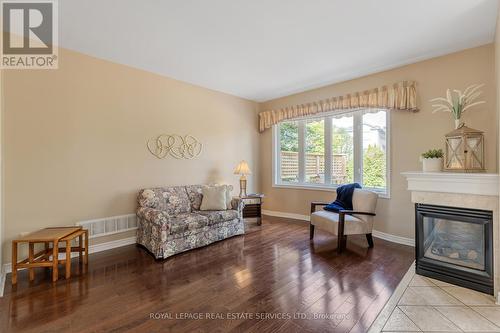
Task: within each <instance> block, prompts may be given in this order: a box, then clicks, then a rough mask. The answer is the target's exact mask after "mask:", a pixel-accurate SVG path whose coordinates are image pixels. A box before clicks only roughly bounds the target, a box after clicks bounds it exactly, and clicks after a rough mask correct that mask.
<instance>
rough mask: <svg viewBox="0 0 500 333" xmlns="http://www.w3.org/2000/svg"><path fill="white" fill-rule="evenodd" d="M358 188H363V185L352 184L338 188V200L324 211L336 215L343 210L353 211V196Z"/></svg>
mask: <svg viewBox="0 0 500 333" xmlns="http://www.w3.org/2000/svg"><path fill="white" fill-rule="evenodd" d="M356 188H361V185H359V184H358V183H352V184H346V185H342V186H339V187H337V199H335V201H334V202H332V203H331V204H329V205H327V206H325V207H324V208H323V209H324V210H328V211H330V212H335V213H338V212H339V211H341V210H352V195H353V193H354V189H356Z"/></svg>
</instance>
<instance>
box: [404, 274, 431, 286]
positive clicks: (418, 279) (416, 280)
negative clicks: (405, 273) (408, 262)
mask: <svg viewBox="0 0 500 333" xmlns="http://www.w3.org/2000/svg"><path fill="white" fill-rule="evenodd" d="M435 286H436V284H435V283H434V282H433V281H432V279H431V278H428V277H425V276H420V275H415V276H414V277H413V279H412V280H411V282H410V287H435Z"/></svg>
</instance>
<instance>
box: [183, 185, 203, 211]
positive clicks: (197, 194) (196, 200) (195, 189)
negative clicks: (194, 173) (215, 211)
mask: <svg viewBox="0 0 500 333" xmlns="http://www.w3.org/2000/svg"><path fill="white" fill-rule="evenodd" d="M202 187H203V185H189V186H186V192H187V195H188V197H189V201H190V202H191V209H192V210H200V206H201V200H202V199H203V194H202V193H201V189H202Z"/></svg>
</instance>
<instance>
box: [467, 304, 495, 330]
mask: <svg viewBox="0 0 500 333" xmlns="http://www.w3.org/2000/svg"><path fill="white" fill-rule="evenodd" d="M471 308H472V309H473V310H474V311H476V312H477V313H479V314H481V315H482V316H483V317H485V318H486V319H488V320H489V321H491V322H492V323H493V324H495V325H497V326H498V327H500V306H473V307H471Z"/></svg>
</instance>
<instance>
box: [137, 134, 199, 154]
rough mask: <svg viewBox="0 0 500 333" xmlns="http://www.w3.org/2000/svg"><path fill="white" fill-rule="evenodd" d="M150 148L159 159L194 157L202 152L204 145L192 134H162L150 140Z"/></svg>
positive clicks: (148, 145) (148, 144)
mask: <svg viewBox="0 0 500 333" xmlns="http://www.w3.org/2000/svg"><path fill="white" fill-rule="evenodd" d="M147 147H148V150H149V152H150V153H151V154H153V155H154V156H156V157H157V158H159V159H163V158H165V157H167V156H169V155H170V156H171V157H173V158H176V159H187V160H189V159H192V158H195V157H198V156H199V155H200V154H201V151H202V148H203V145H202V144H201V143H200V142H199V141H198V140H197V139H196V138H195V137H194V136H192V135H185V136H181V135H177V134H160V135H158V136H156V137H153V138H151V139H149V140H148V143H147Z"/></svg>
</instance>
